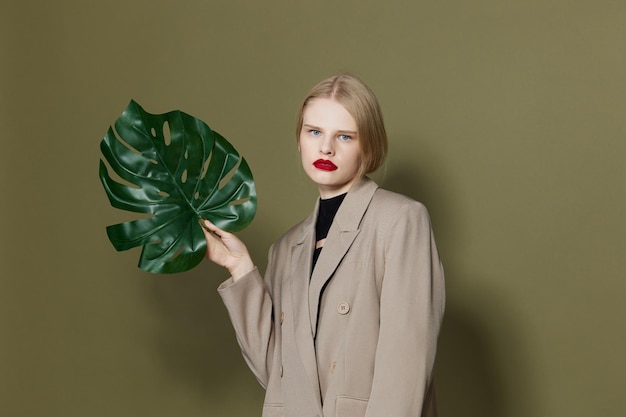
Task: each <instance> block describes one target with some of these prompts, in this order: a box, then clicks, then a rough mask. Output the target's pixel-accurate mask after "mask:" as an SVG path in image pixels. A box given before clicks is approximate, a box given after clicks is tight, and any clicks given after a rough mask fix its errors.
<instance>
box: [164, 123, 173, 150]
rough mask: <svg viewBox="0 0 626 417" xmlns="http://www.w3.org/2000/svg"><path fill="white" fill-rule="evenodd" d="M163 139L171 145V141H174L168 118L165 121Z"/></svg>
mask: <svg viewBox="0 0 626 417" xmlns="http://www.w3.org/2000/svg"><path fill="white" fill-rule="evenodd" d="M163 140H164V142H165V146H170V143H172V136H171V131H170V124H169V122H168V121H167V120H166V121H165V122H164V123H163Z"/></svg>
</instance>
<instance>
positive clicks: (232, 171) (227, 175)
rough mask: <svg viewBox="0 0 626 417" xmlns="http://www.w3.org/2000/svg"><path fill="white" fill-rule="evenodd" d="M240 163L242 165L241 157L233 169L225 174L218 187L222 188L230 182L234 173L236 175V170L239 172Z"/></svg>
mask: <svg viewBox="0 0 626 417" xmlns="http://www.w3.org/2000/svg"><path fill="white" fill-rule="evenodd" d="M239 165H241V158H239V160H238V161H237V165H235V166H234V167H233V169H231V170H230V171H229V172H228V174H226V175H224V178H222V180H221V181H220V184H219V186H218V189H220V190H221V189H222V188H224V186H225V185H226V184H228V181H230V180H231V178H232V177H233V175H235V172H237V170H238V169H239Z"/></svg>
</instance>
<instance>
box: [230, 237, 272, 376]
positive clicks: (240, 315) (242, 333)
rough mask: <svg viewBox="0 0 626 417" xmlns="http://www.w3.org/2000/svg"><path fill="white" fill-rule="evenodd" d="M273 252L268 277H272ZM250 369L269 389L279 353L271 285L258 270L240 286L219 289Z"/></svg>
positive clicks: (240, 281)
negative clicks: (273, 364)
mask: <svg viewBox="0 0 626 417" xmlns="http://www.w3.org/2000/svg"><path fill="white" fill-rule="evenodd" d="M271 254H272V249H270V263H269V265H268V270H267V273H266V277H267V276H271V273H272V260H271ZM218 293H219V295H220V297H221V298H222V301H223V302H224V305H225V306H226V310H227V311H228V315H229V317H230V320H231V322H232V325H233V328H234V330H235V335H236V337H237V342H238V343H239V346H240V348H241V351H242V354H243V357H244V359H245V361H246V363H247V364H248V367H249V368H250V370H251V371H252V373H253V374H254V376H255V377H256V378H257V380H258V381H259V383H260V384H261V385H262V386H263V388H267V384H268V382H269V374H270V371H271V369H272V362H273V356H274V352H275V343H276V334H275V326H274V317H273V303H272V294H271V288H270V283H269V282H266V281H265V280H263V278H262V277H261V274H260V272H259V270H258V269H256V268H255V269H254V270H253V271H251V272H250V273H248V274H246V275H244V276H243V277H241V278H240V279H239V280H237V281H236V282H235V281H233V279H232V278H229V279H227V280H226V281H224V282H223V283H222V284H221V285H220V286H219V287H218Z"/></svg>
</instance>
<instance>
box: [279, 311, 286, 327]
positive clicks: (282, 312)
mask: <svg viewBox="0 0 626 417" xmlns="http://www.w3.org/2000/svg"><path fill="white" fill-rule="evenodd" d="M284 321H285V312H284V311H281V312H280V324H283V322H284Z"/></svg>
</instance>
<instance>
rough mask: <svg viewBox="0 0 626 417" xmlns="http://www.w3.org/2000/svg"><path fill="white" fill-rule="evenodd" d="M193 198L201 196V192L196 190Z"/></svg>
mask: <svg viewBox="0 0 626 417" xmlns="http://www.w3.org/2000/svg"><path fill="white" fill-rule="evenodd" d="M193 198H195V199H196V200H197V199H199V198H200V192H199V191H196V193H195V194H194V195H193Z"/></svg>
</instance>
